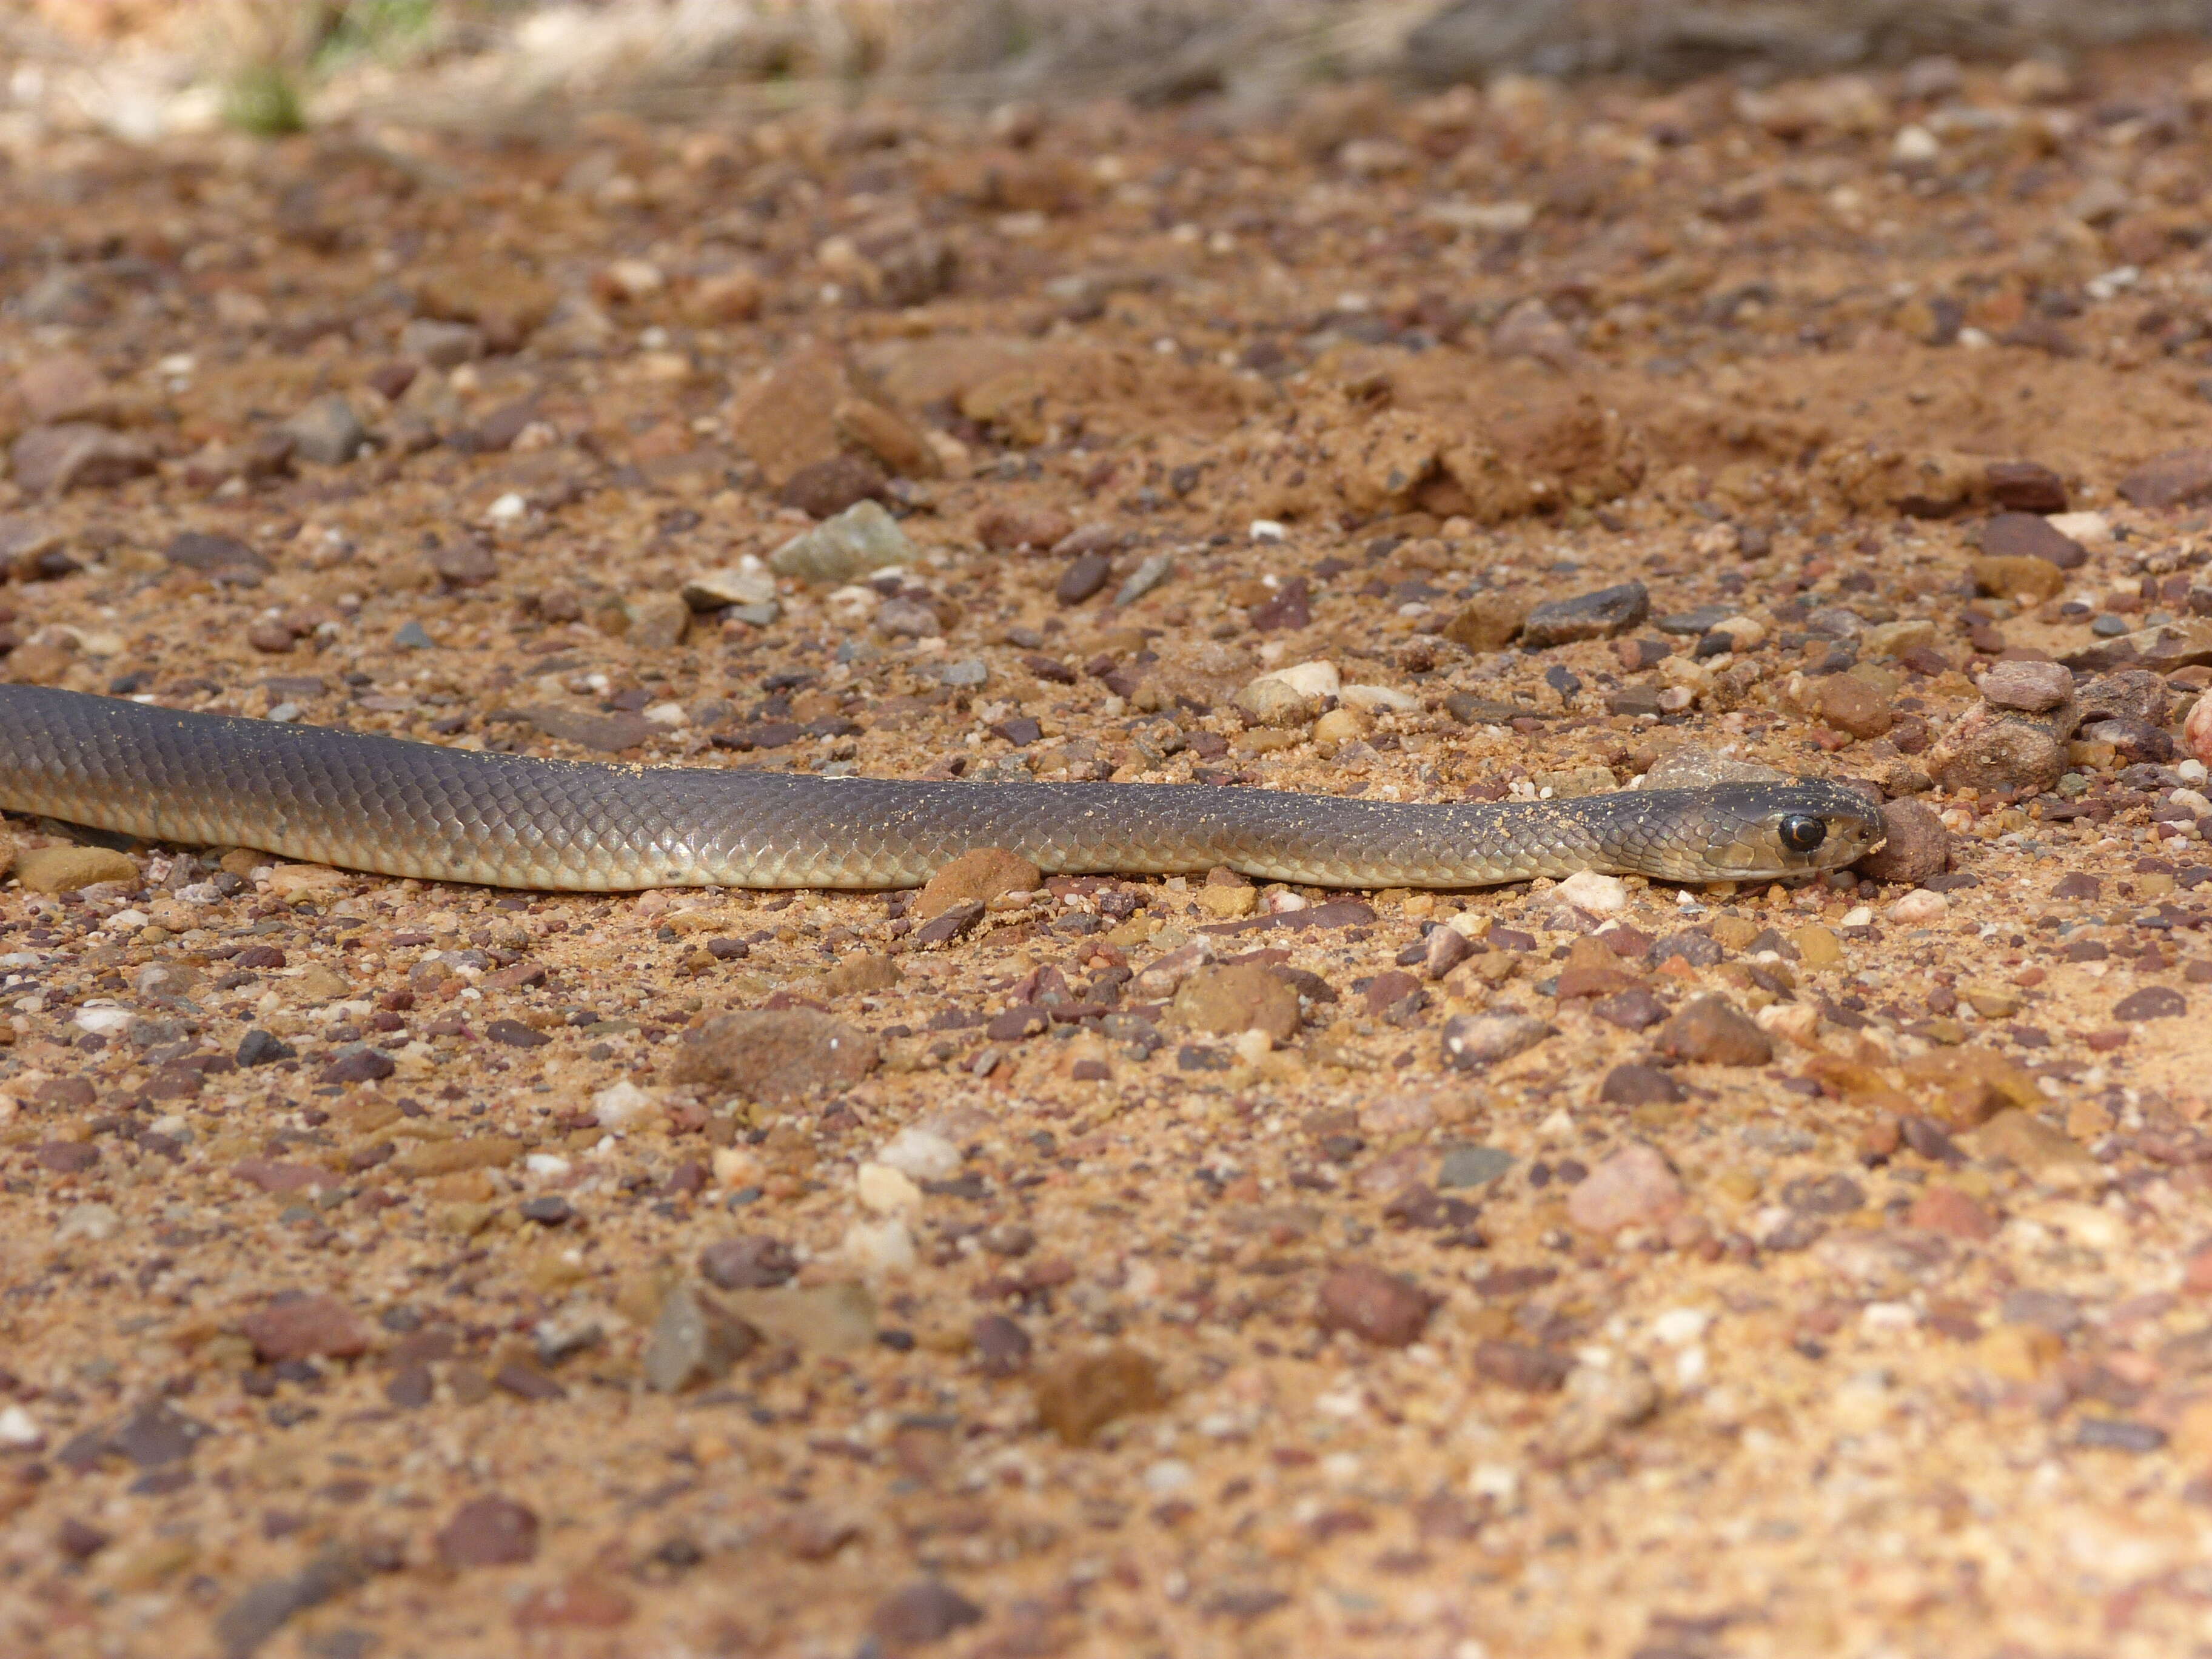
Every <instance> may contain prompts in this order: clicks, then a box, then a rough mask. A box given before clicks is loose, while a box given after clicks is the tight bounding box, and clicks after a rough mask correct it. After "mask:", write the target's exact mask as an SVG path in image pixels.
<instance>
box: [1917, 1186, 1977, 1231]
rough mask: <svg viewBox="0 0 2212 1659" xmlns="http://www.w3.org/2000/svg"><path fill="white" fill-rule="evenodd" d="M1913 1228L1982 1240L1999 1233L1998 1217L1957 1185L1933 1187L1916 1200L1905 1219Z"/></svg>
mask: <svg viewBox="0 0 2212 1659" xmlns="http://www.w3.org/2000/svg"><path fill="white" fill-rule="evenodd" d="M1905 1225H1907V1226H1909V1227H1917V1228H1919V1229H1921V1230H1922V1231H1924V1232H1931V1233H1943V1234H1945V1235H1947V1236H1948V1237H1952V1238H1957V1239H1964V1240H1966V1242H1968V1243H1979V1242H1980V1241H1981V1240H1983V1239H1985V1238H1994V1237H1996V1231H1997V1218H1996V1217H1995V1216H1993V1215H1991V1214H1990V1212H1989V1211H1988V1210H1987V1209H1986V1208H1984V1206H1982V1204H1981V1203H1980V1202H1979V1200H1976V1199H1973V1198H1971V1197H1969V1196H1968V1195H1967V1194H1965V1193H1962V1192H1960V1190H1959V1189H1958V1188H1956V1187H1940V1186H1939V1187H1930V1188H1928V1190H1927V1191H1925V1192H1923V1194H1920V1196H1919V1197H1918V1198H1917V1199H1915V1200H1913V1201H1912V1208H1911V1210H1910V1211H1908V1212H1906V1214H1905Z"/></svg>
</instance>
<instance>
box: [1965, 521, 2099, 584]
mask: <svg viewBox="0 0 2212 1659" xmlns="http://www.w3.org/2000/svg"><path fill="white" fill-rule="evenodd" d="M1977 539H1978V541H1979V543H1980V544H1981V550H1982V551H1983V552H1984V553H1985V554H1987V555H1989V556H1990V557H1991V558H1996V559H2015V558H2030V559H2047V560H2049V561H2050V562H2051V563H2052V564H2055V565H2057V567H2058V568H2060V569H2061V570H2078V569H2080V568H2081V566H2083V565H2085V564H2087V562H2089V550H2088V549H2087V548H2086V547H2084V546H2082V545H2081V543H2079V542H2077V541H2075V539H2074V538H2072V537H2071V536H2068V535H2064V534H2062V533H2061V532H2058V531H2056V530H2053V529H2052V528H2051V526H2050V524H2049V523H2048V522H2047V521H2046V520H2043V519H2041V518H2039V517H2038V516H2037V515H2036V514H2034V513H1998V514H1997V515H1996V517H1995V518H1993V519H1991V520H1990V521H1989V522H1988V523H1987V524H1985V525H1984V526H1982V529H1981V534H1980V536H1979V537H1978V538H1977Z"/></svg>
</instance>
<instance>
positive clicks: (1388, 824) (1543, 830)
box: [0, 685, 1881, 892]
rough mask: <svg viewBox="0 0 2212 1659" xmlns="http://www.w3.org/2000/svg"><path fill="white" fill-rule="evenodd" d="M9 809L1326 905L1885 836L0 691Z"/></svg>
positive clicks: (1762, 801)
mask: <svg viewBox="0 0 2212 1659" xmlns="http://www.w3.org/2000/svg"><path fill="white" fill-rule="evenodd" d="M0 809H6V810H10V811H25V812H35V813H41V814H45V815H46V816H50V817H57V818H61V819H64V820H67V821H69V822H70V823H81V824H86V825H89V826H92V827H94V828H96V829H107V830H114V831H119V832H122V833H125V834H128V835H134V836H145V837H148V838H149V839H156V840H167V841H175V842H186V843H191V844H198V845H228V846H239V847H250V848H257V849H258V850H261V851H265V852H269V853H273V854H280V855H282V856H285V857H289V858H295V859H301V860H309V861H312V862H316V863H322V864H331V865H337V866H343V867H346V868H350V869H356V870H362V871H367V872H374V873H377V874H383V875H394V876H413V877H419V878H424V879H429V880H440V881H456V882H465V883H474V884H483V885H489V886H501V887H518V888H543V889H554V890H576V891H600V892H612V891H623V890H635V889H639V888H643V887H656V886H734V887H755V888H846V889H866V888H895V887H907V886H913V885H916V884H920V883H921V882H924V881H926V880H927V879H928V878H929V877H930V876H931V875H932V874H933V873H934V872H936V871H937V870H938V869H939V868H940V867H942V866H944V865H945V864H946V863H948V862H950V861H951V860H952V859H954V858H957V857H958V856H959V855H960V854H963V853H966V852H970V851H974V850H976V849H978V848H1004V849H1006V850H1008V851H1011V852H1013V853H1016V854H1019V855H1020V856H1021V857H1023V858H1025V859H1027V860H1030V862H1032V863H1034V864H1035V865H1036V866H1037V867H1038V869H1039V870H1040V871H1041V872H1045V873H1048V874H1052V873H1066V874H1079V873H1115V874H1125V875H1176V874H1191V873H1198V872H1204V871H1206V870H1209V869H1212V868H1214V867H1217V866H1227V867H1228V868H1231V869H1233V870H1237V871H1239V872H1243V873H1244V874H1246V875H1249V876H1253V877H1256V878H1261V879H1267V880H1274V881H1285V882H1293V883H1299V884H1309V885H1313V886H1319V887H1354V888H1386V887H1426V888H1439V889H1465V888H1478V887H1486V886H1494V885H1498V884H1504V883H1510V882H1519V881H1527V880H1530V879H1533V878H1537V877H1541V876H1553V877H1557V876H1565V875H1569V874H1572V873H1574V872H1577V871H1580V870H1596V871H1601V872H1608V873H1613V874H1630V875H1639V874H1640V875H1644V876H1648V877H1651V878H1656V879H1660V880H1671V881H1686V882H1711V881H1745V880H1758V879H1765V878H1776V877H1783V876H1788V875H1791V874H1796V873H1800V872H1817V871H1821V870H1827V869H1834V868H1838V867H1841V866H1844V865H1846V864H1849V863H1850V862H1853V861H1854V860H1857V859H1858V858H1860V857H1863V855H1864V854H1865V853H1866V852H1868V851H1869V850H1871V849H1872V848H1874V847H1875V846H1877V845H1879V844H1880V841H1881V829H1880V821H1879V819H1878V817H1876V815H1875V811H1874V810H1873V808H1872V807H1871V805H1869V802H1868V801H1867V800H1866V799H1865V798H1864V797H1863V796H1862V795H1860V794H1858V793H1856V792H1854V791H1852V790H1850V789H1849V788H1847V787H1844V786H1843V785H1840V784H1837V783H1832V782H1828V781H1821V780H1818V779H1805V780H1799V781H1784V782H1777V783H1724V784H1718V785H1714V786H1711V787H1706V788H1700V789H1650V790H1623V791H1620V792H1617V793H1612V794H1604V795H1592V796H1584V797H1582V798H1580V799H1572V800H1564V801H1544V802H1528V803H1500V804H1495V805H1493V804H1488V803H1472V802H1437V803H1413V802H1395V801H1377V800H1369V799H1356V798H1348V797H1342V796H1334V795H1312V794H1297V793H1289V792H1285V791H1275V790H1266V789H1240V788H1217V787H1210V786H1206V785H1200V784H1142V783H1097V784H1073V783H1070V784H1054V783H982V782H949V783H947V782H929V781H902V780H896V779H886V778H839V779H831V778H822V777H817V776H814V775H809V774H787V773H771V772H758V771H748V770H733V769H714V768H688V767H636V766H629V765H606V764H595V763H578V762H566V761H552V760H539V759H533V758H530V757H522V756H513V755H503V754H497V753H488V752H484V751H481V750H458V749H447V748H443V747H441V746H439V745H436V744H422V743H412V742H408V741H405V740H403V739H399V738H387V737H379V736H373V735H369V734H366V733H361V732H346V731H339V730H333V729H329V728H324V727H317V726H295V725H278V724H275V723H272V722H270V721H265V720H246V719H240V718H237V717H234V716H228V715H217V714H187V713H179V712H177V711H174V710H169V709H163V708H152V707H148V706H144V705H141V704H137V703H133V702H125V701H122V700H119V699H116V698H109V697H99V696H88V695H85V694H83V693H80V692H74V691H63V690H52V689H50V688H45V687H36V686H19V685H9V686H0Z"/></svg>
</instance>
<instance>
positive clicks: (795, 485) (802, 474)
mask: <svg viewBox="0 0 2212 1659" xmlns="http://www.w3.org/2000/svg"><path fill="white" fill-rule="evenodd" d="M889 494H890V485H889V483H888V481H887V480H886V479H885V478H884V475H883V473H882V472H881V471H879V470H878V468H877V467H876V465H875V464H874V463H873V462H872V461H866V460H863V459H861V458H860V456H858V455H832V456H830V457H829V459H826V460H820V461H810V462H809V463H807V465H805V466H802V467H800V468H799V470H798V471H796V472H794V473H793V474H792V475H791V477H788V478H787V479H786V480H785V481H784V485H783V488H782V489H780V490H778V491H777V492H776V499H777V500H778V501H781V502H782V503H783V504H784V505H785V506H786V507H797V508H798V509H799V511H800V512H802V513H805V514H806V515H807V517H809V518H811V519H830V518H835V517H836V515H837V514H838V513H842V512H843V511H844V510H845V509H846V508H847V507H851V506H854V504H855V503H857V502H860V501H884V500H886V499H888V496H889Z"/></svg>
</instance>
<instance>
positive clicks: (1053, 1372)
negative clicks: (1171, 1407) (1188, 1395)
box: [1030, 1347, 1169, 1446]
mask: <svg viewBox="0 0 2212 1659" xmlns="http://www.w3.org/2000/svg"><path fill="white" fill-rule="evenodd" d="M1030 1387H1031V1390H1032V1392H1033V1393H1034V1394H1035V1395H1036V1409H1037V1420H1038V1421H1039V1422H1041V1423H1042V1424H1043V1425H1044V1426H1045V1427H1046V1428H1047V1429H1049V1430H1050V1431H1052V1432H1053V1433H1054V1434H1055V1435H1057V1436H1058V1437H1060V1442H1061V1443H1063V1444H1065V1445H1069V1446H1087V1445H1089V1444H1090V1443H1091V1440H1092V1439H1093V1438H1094V1437H1096V1436H1097V1433H1098V1431H1100V1430H1101V1429H1103V1428H1104V1427H1105V1426H1106V1425H1108V1424H1109V1423H1111V1422H1114V1421H1115V1420H1116V1419H1120V1418H1124V1417H1132V1416H1135V1415H1138V1414H1139V1413H1145V1412H1156V1411H1158V1409H1159V1408H1160V1407H1163V1406H1164V1405H1166V1404H1167V1402H1168V1399H1169V1395H1168V1390H1167V1387H1166V1385H1165V1384H1164V1383H1162V1382H1161V1380H1160V1368H1159V1364H1158V1361H1157V1360H1155V1359H1153V1358H1152V1356H1151V1355H1150V1354H1146V1353H1141V1352H1139V1351H1138V1350H1136V1349H1134V1348H1130V1347H1115V1348H1109V1349H1108V1350H1107V1351H1106V1352H1104V1353H1101V1354H1085V1355H1082V1356H1080V1357H1079V1358H1073V1359H1068V1360H1063V1361H1062V1362H1060V1364H1056V1365H1054V1366H1052V1367H1051V1368H1050V1369H1048V1370H1045V1371H1043V1372H1042V1373H1040V1374H1039V1375H1038V1376H1037V1377H1036V1381H1035V1382H1034V1383H1032V1384H1031V1385H1030Z"/></svg>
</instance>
